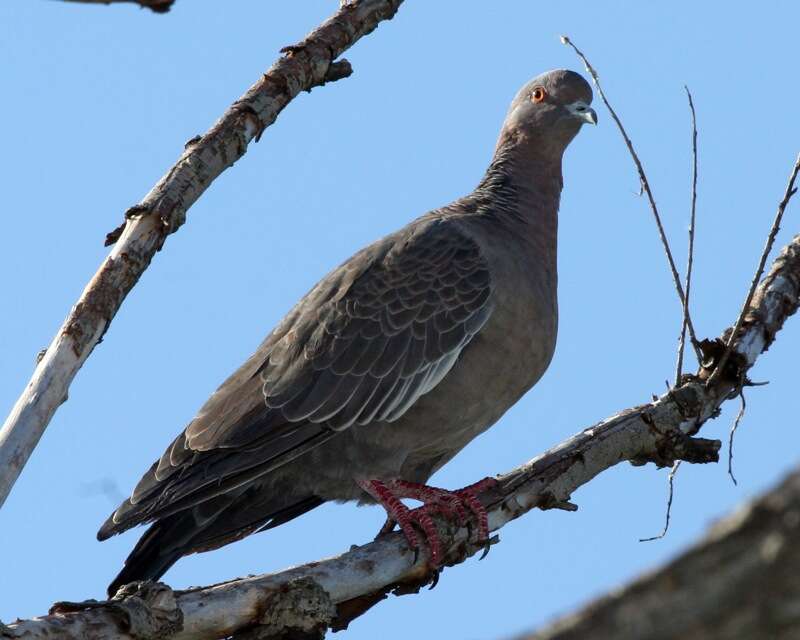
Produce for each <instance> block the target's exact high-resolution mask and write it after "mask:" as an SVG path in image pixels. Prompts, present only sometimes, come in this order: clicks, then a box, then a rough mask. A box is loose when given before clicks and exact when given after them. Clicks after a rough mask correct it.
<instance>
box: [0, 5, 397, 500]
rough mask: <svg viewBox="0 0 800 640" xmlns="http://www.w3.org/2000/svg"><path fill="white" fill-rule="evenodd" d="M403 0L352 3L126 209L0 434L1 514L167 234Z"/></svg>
mask: <svg viewBox="0 0 800 640" xmlns="http://www.w3.org/2000/svg"><path fill="white" fill-rule="evenodd" d="M401 3H402V0H354V1H353V2H349V3H343V4H342V6H341V8H340V9H339V10H338V11H337V12H336V13H335V14H334V15H333V16H332V17H331V18H329V19H328V20H327V21H326V22H325V23H323V24H322V25H321V26H319V27H318V28H317V29H315V30H314V31H313V32H312V33H311V34H309V35H308V36H307V37H306V38H305V40H303V41H302V42H301V43H299V44H297V45H292V46H290V47H285V48H284V49H283V50H282V51H283V53H284V55H282V56H281V57H280V58H279V59H278V61H277V62H275V64H273V65H272V67H271V68H270V69H269V71H267V73H265V74H264V75H263V76H262V77H261V78H260V79H259V80H258V81H257V82H256V83H255V84H254V85H253V86H252V87H250V89H248V91H247V92H246V93H245V94H244V95H243V96H242V97H241V98H239V99H238V100H237V101H236V102H234V103H233V105H231V107H230V108H229V109H228V110H227V111H226V112H225V113H224V114H223V116H222V117H221V118H220V119H219V121H218V122H217V123H216V124H215V125H214V126H213V127H212V128H211V129H209V131H208V132H207V133H206V134H205V135H202V136H197V137H195V138H193V139H192V140H190V141H189V142H187V144H186V148H185V150H184V152H183V154H182V155H181V157H180V158H179V159H178V161H177V162H176V163H175V164H174V165H173V166H172V167H171V168H170V169H169V171H167V173H166V174H165V175H164V176H163V177H162V178H161V179H160V180H159V181H158V183H157V184H156V185H155V186H154V187H153V188H152V189H151V190H150V193H148V194H147V195H146V196H145V197H144V199H143V200H142V201H141V202H140V203H139V204H137V205H135V206H133V207H131V208H130V209H128V211H127V212H126V214H125V222H124V223H123V224H122V225H121V226H120V227H119V228H118V229H117V230H115V231H114V232H112V233H111V234H109V236H108V238H107V244H110V243H113V242H116V246H115V247H114V249H113V250H112V251H111V253H110V254H109V256H108V257H107V258H106V259H105V261H104V262H103V264H102V265H101V266H100V269H99V270H98V271H97V273H96V274H95V275H94V277H93V278H92V280H91V281H90V282H89V284H88V285H87V286H86V288H85V289H84V291H83V293H82V294H81V297H80V298H79V300H78V302H77V303H76V304H75V306H74V307H73V308H72V310H71V311H70V313H69V315H68V316H67V319H66V320H65V321H64V324H62V325H61V328H60V329H59V330H58V332H57V333H56V336H55V338H54V339H53V341H52V343H51V344H50V346H49V347H48V348H47V351H46V353H45V354H44V356H43V357H42V358H41V360H40V361H39V363H38V365H37V367H36V370H35V371H34V373H33V377H32V378H31V380H30V382H29V383H28V385H27V387H26V388H25V391H24V392H23V393H22V395H21V396H20V397H19V399H18V400H17V403H16V404H15V405H14V408H13V409H12V410H11V414H10V415H9V416H8V419H7V420H6V422H5V424H4V425H3V427H2V429H0V507H2V505H3V503H4V502H5V499H6V497H7V496H8V494H9V492H10V491H11V488H12V486H13V485H14V482H15V481H16V479H17V477H18V476H19V474H20V472H21V471H22V468H23V467H24V466H25V463H26V462H27V460H28V458H29V457H30V455H31V453H32V452H33V449H34V448H35V447H36V445H37V443H38V442H39V439H40V438H41V436H42V434H43V433H44V430H45V429H46V428H47V425H48V423H49V422H50V420H51V418H52V417H53V414H54V413H55V412H56V409H57V408H58V407H59V405H60V404H61V403H62V402H63V401H64V400H65V399H66V395H67V391H68V389H69V385H70V383H71V382H72V379H73V378H74V377H75V375H76V374H77V372H78V370H79V369H80V368H81V366H82V365H83V363H84V362H85V361H86V358H88V357H89V354H90V353H91V352H92V350H93V349H94V347H95V346H96V345H97V343H98V342H99V341H100V339H101V338H102V337H103V335H104V334H105V332H106V330H107V329H108V327H109V325H110V323H111V320H112V319H113V318H114V315H115V314H116V312H117V311H118V310H119V308H120V305H121V304H122V302H123V300H124V299H125V297H126V296H127V294H128V293H129V292H130V290H131V289H132V288H133V287H134V285H135V284H136V282H137V281H138V280H139V278H140V277H141V275H142V273H144V271H145V269H147V267H148V265H149V264H150V261H151V260H152V259H153V256H154V255H155V254H156V252H157V251H159V250H160V249H161V247H162V246H163V245H164V241H165V240H166V239H167V236H169V235H170V234H172V233H174V232H175V231H177V230H178V229H179V228H180V226H181V225H182V224H183V223H184V221H185V220H186V212H187V210H188V209H189V207H191V206H192V205H193V204H194V203H195V201H196V200H197V199H198V198H199V197H200V196H201V195H202V194H203V192H204V191H205V190H206V189H207V188H208V186H209V185H210V184H211V183H212V181H213V180H214V179H215V178H217V177H218V176H219V175H220V174H221V173H222V172H223V171H224V170H225V169H227V168H228V167H230V166H231V165H233V164H234V163H235V162H236V161H237V160H238V159H239V158H241V157H242V156H243V155H244V154H245V153H246V151H247V146H248V144H249V143H250V142H251V141H252V140H253V139H255V140H256V141H257V140H258V139H259V137H260V136H261V133H262V132H263V131H264V129H265V128H266V127H268V126H270V125H271V124H272V123H273V122H274V121H275V119H276V118H277V117H278V114H279V113H280V112H281V111H282V110H283V108H284V107H285V106H286V105H287V104H288V103H289V102H290V101H291V100H292V99H293V98H294V97H295V96H297V94H298V93H300V92H301V91H308V90H310V89H311V88H312V87H316V86H320V85H323V84H325V83H326V82H330V81H332V80H336V79H339V78H343V77H346V76H347V75H349V72H350V71H351V69H350V65H349V63H348V62H347V61H346V60H341V61H338V62H334V60H335V59H336V58H337V57H338V56H340V55H341V54H342V53H343V52H344V51H345V50H347V49H348V48H349V47H350V46H352V45H353V44H354V43H355V42H357V41H358V40H359V39H360V38H361V37H363V36H365V35H366V34H368V33H370V32H371V31H372V30H373V29H375V27H377V26H378V24H379V23H380V22H381V21H383V20H389V19H391V18H392V17H393V16H394V14H395V13H396V12H397V9H398V7H399V6H400V4H401Z"/></svg>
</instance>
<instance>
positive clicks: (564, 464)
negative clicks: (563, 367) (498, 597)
mask: <svg viewBox="0 0 800 640" xmlns="http://www.w3.org/2000/svg"><path fill="white" fill-rule="evenodd" d="M798 305H800V235H798V236H796V237H795V238H794V239H793V240H792V241H791V242H790V243H789V244H788V245H787V246H786V247H785V248H784V249H783V251H782V252H781V254H780V255H779V256H778V257H777V258H776V260H775V262H774V263H773V266H772V269H771V270H770V272H769V274H768V275H767V276H766V277H765V278H764V280H763V281H762V282H761V284H760V285H759V287H758V289H757V290H756V292H755V294H754V295H753V297H752V300H751V304H750V307H749V309H748V313H747V315H746V318H745V321H744V322H743V324H742V331H741V332H740V333H739V338H738V339H737V340H736V341H735V343H734V345H733V351H732V357H731V363H732V364H736V365H737V367H739V370H737V371H735V372H734V375H733V376H731V377H728V376H720V377H718V379H717V380H716V382H715V383H714V384H711V385H708V384H706V383H705V380H706V379H707V378H708V373H709V372H708V371H707V370H703V369H701V371H700V372H699V375H698V376H684V380H685V382H684V383H683V384H682V385H681V386H680V387H678V388H677V389H671V390H669V391H668V392H667V393H666V394H665V395H664V396H662V397H661V398H658V399H657V400H655V401H653V402H650V403H648V404H644V405H640V406H637V407H632V408H630V409H627V410H625V411H622V412H620V413H618V414H617V415H614V416H612V417H610V418H608V419H606V420H604V421H603V422H600V423H598V424H596V425H594V426H592V427H589V428H587V429H584V430H583V431H581V432H580V433H578V434H576V435H575V436H573V437H572V438H570V439H569V440H567V441H565V442H563V443H562V444H560V445H558V446H557V447H555V448H553V449H551V450H550V451H548V452H546V453H544V454H542V455H541V456H538V457H537V458H534V459H533V460H531V461H530V462H528V463H526V464H524V465H522V466H520V467H518V468H516V469H513V470H511V471H510V472H509V473H506V474H504V475H502V476H500V477H499V478H498V484H497V486H496V487H494V488H493V489H490V490H488V491H487V492H486V493H484V494H483V495H482V496H481V500H482V502H483V503H484V504H485V505H486V506H487V509H488V511H489V526H490V529H491V530H492V531H497V530H498V529H500V528H501V527H503V526H504V525H505V524H506V523H508V522H509V521H511V520H513V519H515V518H518V517H520V516H521V515H523V514H524V513H526V512H528V511H530V510H531V509H534V508H540V509H554V508H556V509H565V510H569V511H572V510H574V509H575V508H576V507H575V505H573V504H572V503H571V502H570V498H571V496H572V493H573V492H574V491H575V490H576V489H578V488H579V487H580V486H582V485H584V484H586V483H588V482H589V481H591V480H592V478H594V477H595V476H596V475H598V474H599V473H601V472H602V471H604V470H606V469H609V468H611V467H613V466H615V465H617V464H619V463H620V462H622V461H629V462H631V463H633V464H635V465H641V464H645V463H647V462H654V463H656V464H658V465H661V466H667V465H672V464H674V462H675V461H676V460H685V461H687V462H711V461H717V459H718V452H719V448H720V445H721V443H720V442H719V441H717V440H707V439H703V438H695V437H693V435H694V434H695V433H697V431H698V430H699V428H700V427H701V426H702V424H703V423H704V422H705V421H706V420H707V419H708V418H710V417H714V416H716V415H717V413H718V409H719V407H720V405H721V404H722V403H723V402H724V401H725V400H727V399H729V398H730V396H731V392H732V391H733V390H735V389H737V388H738V385H739V380H740V379H741V376H743V375H744V374H745V373H746V371H747V370H748V369H749V368H750V367H752V365H753V364H754V363H755V362H756V360H757V359H758V356H759V355H760V354H761V353H763V352H764V351H765V350H766V349H767V348H768V347H769V346H770V345H771V344H772V342H773V341H774V339H775V336H776V334H777V333H778V331H779V330H780V329H781V327H782V326H783V323H784V321H785V320H786V319H787V318H789V317H790V316H791V315H792V314H794V313H795V311H796V310H797V308H798ZM724 335H727V334H724ZM711 344H713V345H716V346H717V348H718V350H719V351H720V352H721V350H722V349H723V348H724V343H722V341H721V339H720V340H719V341H717V342H715V343H711ZM709 349H710V347H709ZM712 359H713V358H712ZM712 366H713V365H712ZM437 526H439V527H440V529H441V535H442V539H443V541H444V545H443V546H444V548H445V549H446V553H445V561H446V563H447V564H448V565H453V564H457V563H460V562H463V561H464V560H465V559H466V558H468V557H470V556H471V555H473V554H474V553H476V552H477V551H479V550H480V548H476V547H475V546H474V545H472V544H471V543H470V542H469V535H470V534H469V529H468V528H467V527H461V528H458V527H456V525H454V524H453V523H448V522H445V521H441V520H440V521H437ZM431 579H438V574H436V573H433V574H432V573H431V571H430V569H429V568H428V559H427V556H426V554H424V553H423V554H421V557H419V558H415V554H414V552H413V551H412V550H410V549H409V548H408V546H407V544H406V542H405V540H404V538H403V537H402V535H400V534H398V533H395V534H391V535H388V536H385V537H383V538H381V539H379V540H377V541H375V542H372V543H370V544H367V545H364V546H362V547H357V548H355V549H353V550H351V551H349V552H348V553H344V554H342V555H341V556H338V557H335V558H331V559H328V560H323V561H320V562H312V563H309V564H307V565H303V566H300V567H296V568H294V569H289V570H286V571H282V572H279V573H275V574H269V575H262V576H256V577H252V578H245V579H240V580H234V581H231V582H226V583H222V584H219V585H214V586H211V587H203V588H198V589H192V590H189V591H182V592H181V591H178V592H174V593H173V592H172V591H171V590H170V589H169V588H168V587H165V586H163V585H152V584H149V583H146V584H144V585H140V584H139V583H134V585H128V586H126V587H124V588H123V589H121V590H120V593H118V594H117V597H116V599H115V600H112V601H110V602H101V603H98V602H96V601H88V602H85V603H61V604H58V605H56V606H55V607H54V608H53V609H52V610H51V614H50V615H48V616H44V617H42V618H35V619H32V620H20V621H17V622H15V623H12V624H10V625H8V626H7V627H6V628H5V630H0V638H25V639H26V640H36V639H39V638H42V639H44V638H52V637H54V636H55V637H59V638H68V639H71V638H75V639H76V640H77V638H86V637H90V638H93V639H100V638H103V639H106V638H108V639H110V638H126V639H127V638H134V637H136V638H139V639H142V638H154V637H158V638H160V639H165V638H178V639H181V640H189V639H192V640H195V639H206V638H219V637H225V636H230V635H232V634H236V635H235V637H237V638H247V637H251V638H256V637H269V633H268V632H267V631H264V633H263V634H261V635H259V633H260V631H259V629H260V628H261V627H262V626H266V628H267V630H269V629H274V628H275V627H276V626H278V627H280V628H281V629H283V630H284V631H285V629H286V628H298V629H302V630H305V631H308V630H309V629H313V630H323V629H325V628H328V627H330V628H333V629H340V628H344V627H346V625H347V624H348V622H349V621H350V620H352V619H353V618H355V617H357V616H359V615H361V614H362V613H364V612H365V611H366V610H367V609H369V607H371V606H372V605H374V604H375V603H377V602H379V601H380V600H382V599H383V598H385V597H386V595H387V594H388V593H390V592H391V593H395V594H403V593H410V592H415V591H417V590H418V589H419V588H420V587H421V586H423V585H424V584H426V583H428V582H429V581H430V580H431ZM298 612H299V613H298ZM87 630H91V633H92V634H93V635H91V636H87V635H84V634H85V633H87ZM249 634H252V635H249Z"/></svg>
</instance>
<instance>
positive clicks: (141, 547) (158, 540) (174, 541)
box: [108, 513, 197, 597]
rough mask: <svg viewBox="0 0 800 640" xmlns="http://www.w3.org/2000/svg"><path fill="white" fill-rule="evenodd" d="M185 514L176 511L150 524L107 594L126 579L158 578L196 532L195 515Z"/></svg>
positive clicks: (127, 580) (181, 554)
mask: <svg viewBox="0 0 800 640" xmlns="http://www.w3.org/2000/svg"><path fill="white" fill-rule="evenodd" d="M186 515H187V514H184V513H178V514H175V515H174V516H171V517H169V518H165V519H164V520H159V521H158V522H156V523H155V524H153V525H151V526H150V528H149V529H148V530H147V531H146V532H145V534H144V535H143V536H142V537H141V538H140V539H139V542H137V543H136V546H135V547H134V548H133V551H131V553H130V555H129V556H128V557H127V559H126V560H125V565H124V566H123V567H122V570H121V571H120V572H119V574H117V577H116V578H114V580H113V581H112V582H111V584H110V585H108V596H109V597H113V596H114V594H115V593H116V592H117V590H118V589H119V588H120V587H121V586H122V585H124V584H128V583H129V582H134V581H137V580H158V579H159V578H160V577H161V576H163V575H164V574H165V573H166V572H167V570H168V569H169V568H170V567H171V566H172V565H173V564H175V563H176V562H177V561H178V560H179V559H180V558H181V556H183V555H184V554H185V553H186V551H185V550H184V549H185V545H186V543H188V542H189V541H190V540H191V539H192V537H194V535H195V534H196V533H197V529H196V528H195V526H196V525H195V522H194V518H191V517H189V518H187V517H186Z"/></svg>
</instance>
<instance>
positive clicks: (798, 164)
mask: <svg viewBox="0 0 800 640" xmlns="http://www.w3.org/2000/svg"><path fill="white" fill-rule="evenodd" d="M798 172H800V154H797V159H796V160H795V163H794V167H792V172H791V173H790V174H789V182H788V183H787V185H786V191H785V192H784V194H783V198H782V199H781V201H780V203H779V204H778V211H777V212H776V213H775V219H774V220H773V221H772V227H771V228H770V230H769V235H768V236H767V242H766V243H765V244H764V250H763V251H762V252H761V258H760V259H759V261H758V267H757V268H756V272H755V275H754V276H753V281H752V282H751V283H750V289H749V290H748V292H747V297H746V298H745V300H744V304H742V310H741V311H740V312H739V317H738V318H737V319H736V324H734V326H733V329H732V330H731V333H730V335H729V336H728V339H727V341H726V343H725V352H724V353H723V354H722V357H721V358H720V360H719V362H718V364H717V369H716V370H715V371H713V372H712V374H711V378H710V379H709V384H711V383H713V382H714V380H715V379H716V378H717V377H718V376H720V375H722V371H723V369H724V368H725V364H726V363H727V361H728V358H729V357H730V355H731V352H732V350H733V343H734V341H735V340H736V336H737V335H738V334H739V329H740V328H741V327H742V324H743V323H744V321H745V317H746V316H747V313H748V310H749V309H750V301H751V300H752V299H753V296H754V295H755V292H756V287H757V286H758V282H759V280H761V274H762V273H764V266H765V265H766V264H767V258H768V257H769V254H770V252H771V251H772V245H773V244H774V242H775V236H777V235H778V230H779V229H780V227H781V220H782V219H783V212H784V211H786V205H788V204H789V200H791V199H792V196H793V195H794V194H795V193H796V192H797V189H796V188H795V186H794V182H795V180H796V179H797V174H798Z"/></svg>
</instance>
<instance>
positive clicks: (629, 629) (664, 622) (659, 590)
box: [518, 469, 800, 640]
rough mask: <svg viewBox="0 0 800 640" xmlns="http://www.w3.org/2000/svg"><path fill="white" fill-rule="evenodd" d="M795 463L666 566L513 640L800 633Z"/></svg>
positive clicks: (711, 638)
mask: <svg viewBox="0 0 800 640" xmlns="http://www.w3.org/2000/svg"><path fill="white" fill-rule="evenodd" d="M798 537H800V469H796V470H795V471H793V472H792V473H790V474H789V475H788V476H787V477H786V478H785V479H784V480H783V482H781V484H780V485H779V486H778V487H776V488H774V489H773V490H771V491H769V492H768V493H766V494H764V495H763V496H761V497H760V498H758V499H757V500H754V501H752V502H750V503H749V504H746V505H745V506H743V507H742V508H740V509H738V510H737V511H736V512H735V513H733V514H732V515H730V516H728V517H727V518H725V519H724V520H722V521H720V522H719V523H717V524H715V525H714V526H713V527H711V530H710V531H709V532H708V534H707V535H706V537H705V538H704V539H703V540H702V541H701V542H700V543H698V544H696V545H695V546H693V547H692V548H691V549H689V550H688V551H686V552H685V553H683V554H682V555H681V556H680V557H678V558H677V559H675V560H673V561H672V562H670V563H669V564H667V565H666V566H664V567H663V568H661V569H659V570H657V571H655V572H652V573H650V574H649V575H646V576H644V577H642V578H640V579H639V580H636V581H635V582H633V583H631V584H630V585H629V586H626V587H624V588H622V589H619V590H617V591H615V592H613V593H611V594H609V595H607V596H605V597H603V598H600V599H598V600H596V601H595V602H593V603H591V604H589V605H588V606H587V607H585V608H584V609H582V610H581V611H579V612H577V613H575V614H573V615H570V616H568V617H566V618H564V619H562V620H559V621H557V622H555V623H554V624H552V625H550V626H549V627H547V628H545V629H542V630H541V631H538V632H536V633H533V634H530V635H525V636H521V637H520V638H519V639H518V640H579V639H582V638H592V639H593V640H619V639H620V638H647V639H648V640H678V639H680V640H693V639H698V640H699V639H703V640H781V639H784V638H785V639H786V640H789V639H790V638H800V546H799V545H798V544H797V540H798Z"/></svg>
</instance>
